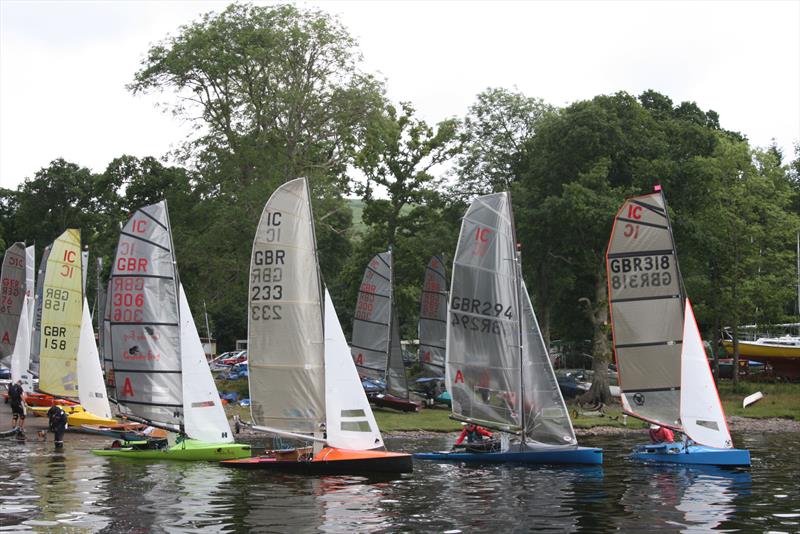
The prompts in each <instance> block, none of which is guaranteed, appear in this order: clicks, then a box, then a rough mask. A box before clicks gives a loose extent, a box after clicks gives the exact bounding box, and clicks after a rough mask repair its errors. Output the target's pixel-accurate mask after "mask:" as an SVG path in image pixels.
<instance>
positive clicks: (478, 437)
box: [453, 423, 492, 448]
mask: <svg viewBox="0 0 800 534" xmlns="http://www.w3.org/2000/svg"><path fill="white" fill-rule="evenodd" d="M484 437H487V438H489V439H491V438H492V433H491V432H489V431H488V430H486V429H485V428H483V427H481V426H478V425H476V424H475V423H469V424H468V425H467V426H465V427H464V428H463V430H461V434H460V435H459V436H458V439H457V440H456V443H455V445H453V448H455V447H458V446H459V445H461V444H462V443H463V442H464V439H466V440H467V443H477V442H480V441H483V438H484Z"/></svg>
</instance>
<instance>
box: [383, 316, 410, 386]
mask: <svg viewBox="0 0 800 534" xmlns="http://www.w3.org/2000/svg"><path fill="white" fill-rule="evenodd" d="M390 332H391V337H390V338H389V358H388V359H387V361H386V392H387V393H389V394H390V395H394V396H395V397H400V398H401V399H408V379H407V378H406V366H405V364H404V363H403V350H402V347H401V346H400V322H399V321H398V320H397V311H396V310H395V308H394V306H392V324H391V329H390Z"/></svg>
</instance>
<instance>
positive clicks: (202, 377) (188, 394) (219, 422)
mask: <svg viewBox="0 0 800 534" xmlns="http://www.w3.org/2000/svg"><path fill="white" fill-rule="evenodd" d="M179 291H180V297H179V300H180V318H181V345H180V347H181V368H182V371H183V426H184V432H186V435H187V436H189V437H190V438H193V439H196V440H200V441H206V442H210V443H233V433H232V432H231V427H230V424H229V423H228V418H227V417H226V416H225V410H224V409H223V407H222V401H220V398H219V392H218V391H217V386H216V384H214V378H213V377H212V376H211V370H210V369H209V368H208V362H207V361H206V353H205V351H204V350H203V344H202V343H201V342H200V336H199V334H198V333H197V326H196V325H195V324H194V318H193V317H192V311H191V309H189V302H188V301H187V300H186V293H185V292H184V291H183V285H182V284H181V285H180V286H179Z"/></svg>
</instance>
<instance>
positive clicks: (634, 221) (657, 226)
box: [617, 217, 669, 230]
mask: <svg viewBox="0 0 800 534" xmlns="http://www.w3.org/2000/svg"><path fill="white" fill-rule="evenodd" d="M617 220H618V221H623V222H629V223H633V224H641V225H642V226H649V227H651V228H658V229H659V230H669V227H668V226H665V225H662V224H656V223H649V222H644V221H637V220H634V219H628V218H627V217H617Z"/></svg>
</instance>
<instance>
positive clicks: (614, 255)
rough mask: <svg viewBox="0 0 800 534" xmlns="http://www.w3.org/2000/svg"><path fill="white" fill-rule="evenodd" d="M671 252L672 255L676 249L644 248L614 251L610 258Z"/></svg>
mask: <svg viewBox="0 0 800 534" xmlns="http://www.w3.org/2000/svg"><path fill="white" fill-rule="evenodd" d="M666 254H669V255H671V256H674V255H675V251H674V250H673V249H671V248H668V249H664V250H644V251H637V252H614V253H613V254H609V255H608V258H609V259H616V258H635V257H636V256H658V255H662V256H663V255H666Z"/></svg>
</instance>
